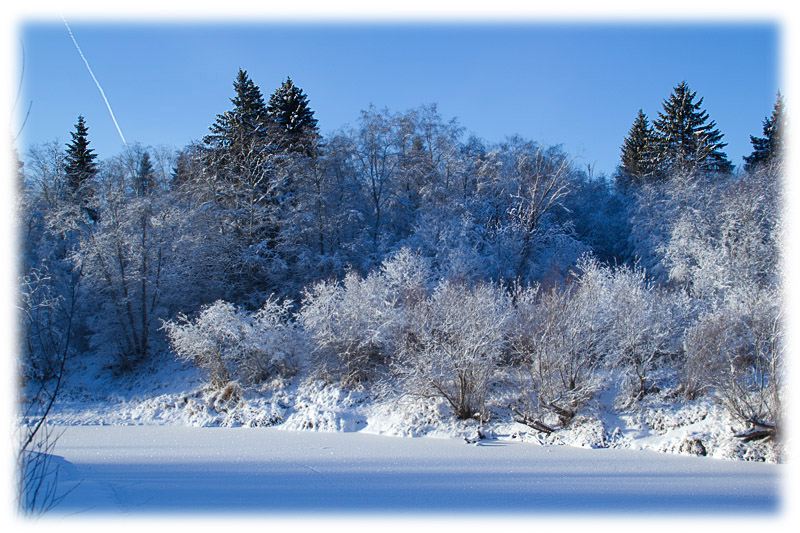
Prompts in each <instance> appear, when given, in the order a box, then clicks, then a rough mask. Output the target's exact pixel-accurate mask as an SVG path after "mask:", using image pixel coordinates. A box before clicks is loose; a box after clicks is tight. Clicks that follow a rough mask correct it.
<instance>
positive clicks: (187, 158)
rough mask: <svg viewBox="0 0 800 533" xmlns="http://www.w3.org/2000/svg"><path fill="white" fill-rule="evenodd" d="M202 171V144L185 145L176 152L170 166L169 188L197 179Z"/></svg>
mask: <svg viewBox="0 0 800 533" xmlns="http://www.w3.org/2000/svg"><path fill="white" fill-rule="evenodd" d="M202 172H203V146H202V145H200V144H197V143H192V144H189V145H187V146H186V147H185V148H183V149H182V150H180V151H179V152H178V157H177V158H176V159H175V166H174V167H173V168H172V176H171V180H172V181H171V185H170V186H171V188H173V189H176V188H178V187H180V186H181V185H184V184H187V183H191V182H193V181H195V180H197V179H198V178H199V177H200V175H201V174H202Z"/></svg>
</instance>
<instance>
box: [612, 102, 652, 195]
mask: <svg viewBox="0 0 800 533" xmlns="http://www.w3.org/2000/svg"><path fill="white" fill-rule="evenodd" d="M657 176H658V153H657V149H656V137H655V134H654V132H653V128H652V127H651V126H650V122H649V121H648V119H647V115H645V114H644V112H643V111H642V110H641V109H640V110H639V113H638V114H637V115H636V120H634V122H633V125H632V126H631V129H630V130H629V131H628V136H627V137H626V138H625V140H624V141H623V144H622V155H621V157H620V165H619V167H618V168H617V181H618V183H619V184H620V185H623V186H627V185H641V184H642V183H645V182H646V181H649V180H654V179H657Z"/></svg>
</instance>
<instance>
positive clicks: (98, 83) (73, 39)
mask: <svg viewBox="0 0 800 533" xmlns="http://www.w3.org/2000/svg"><path fill="white" fill-rule="evenodd" d="M61 20H63V21H64V26H66V27H67V31H68V32H69V36H70V38H71V39H72V42H73V43H75V48H77V49H78V53H79V54H80V55H81V59H83V62H84V64H86V69H87V70H88V71H89V74H91V75H92V79H93V80H94V84H95V85H97V88H98V89H99V90H100V94H101V95H102V97H103V100H105V102H106V107H107V108H108V113H109V114H110V115H111V120H113V121H114V125H115V126H116V127H117V133H119V137H120V139H122V144H124V145H125V146H128V143H127V142H125V136H124V135H122V130H121V129H119V124H117V119H116V118H115V117H114V112H113V111H112V110H111V104H109V103H108V98H106V93H105V92H104V91H103V88H102V87H100V82H99V81H97V78H95V77H94V72H92V67H90V66H89V62H88V61H86V56H84V55H83V51H81V47H80V46H78V41H76V40H75V36H74V35H72V30H71V29H70V28H69V24H67V19H65V18H64V17H61Z"/></svg>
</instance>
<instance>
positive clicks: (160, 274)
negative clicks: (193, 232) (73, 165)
mask: <svg viewBox="0 0 800 533" xmlns="http://www.w3.org/2000/svg"><path fill="white" fill-rule="evenodd" d="M140 161H141V158H140V157H139V156H138V154H137V147H135V146H134V147H131V148H130V149H129V151H128V152H123V154H121V155H120V156H119V157H117V158H114V159H112V160H111V161H108V162H107V163H105V164H104V167H103V170H102V172H101V179H100V181H101V183H102V188H100V189H99V190H98V197H99V198H100V199H101V201H100V203H99V204H98V205H99V208H100V215H101V216H100V217H99V220H98V222H97V223H96V224H95V225H93V226H92V227H91V228H90V230H89V231H86V232H83V233H82V234H81V236H80V239H81V240H80V246H79V249H78V250H76V252H75V254H74V257H73V261H75V262H79V263H80V264H81V265H83V273H84V277H85V279H86V281H85V284H86V286H87V289H88V290H90V294H91V299H92V301H93V304H94V305H95V306H96V307H95V308H96V309H98V310H102V312H96V313H94V314H93V316H92V317H91V320H90V324H89V326H90V327H91V329H92V330H94V336H93V344H94V346H95V347H96V348H100V347H102V348H104V349H106V350H108V351H109V353H111V354H113V356H114V358H115V364H117V365H118V366H119V367H120V368H121V369H130V368H132V367H133V366H134V365H136V364H137V363H139V362H141V361H143V360H145V359H147V357H148V355H149V354H150V352H151V348H152V346H153V338H154V337H155V336H156V335H155V332H156V330H157V328H158V319H159V318H160V317H163V316H164V314H165V312H166V309H164V308H163V306H162V298H163V296H164V293H165V292H167V291H169V290H171V289H172V286H171V284H169V283H167V281H168V280H169V279H171V278H172V277H173V276H175V275H176V274H177V273H176V272H175V271H174V270H173V268H175V266H176V261H177V260H178V258H177V257H176V256H175V254H173V251H174V248H175V245H176V243H177V242H178V240H179V238H180V234H179V233H178V232H179V231H180V229H181V224H180V222H179V221H180V220H181V219H182V215H181V213H180V211H179V210H178V208H177V206H176V205H174V204H173V203H171V202H170V200H169V198H167V197H166V196H165V195H164V194H163V191H164V184H158V186H153V187H151V188H150V189H149V190H147V192H146V193H145V191H143V190H142V189H141V187H140V185H141V180H140V177H139V170H140V164H139V163H140ZM186 259H187V260H188V258H186Z"/></svg>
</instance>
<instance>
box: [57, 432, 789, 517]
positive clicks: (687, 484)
mask: <svg viewBox="0 0 800 533" xmlns="http://www.w3.org/2000/svg"><path fill="white" fill-rule="evenodd" d="M56 453H57V454H58V455H59V456H60V459H59V461H60V462H61V482H60V484H59V489H60V490H63V491H67V490H71V492H70V493H69V494H68V495H67V497H66V499H65V500H64V501H63V502H62V503H61V504H60V505H59V506H57V507H56V508H55V509H54V510H53V511H52V512H51V515H50V516H51V517H52V518H57V517H63V516H67V515H69V516H73V517H74V516H78V517H81V516H84V517H85V516H92V515H96V514H97V513H120V512H122V513H129V512H134V513H139V512H146V513H153V512H156V513H159V512H177V513H181V512H185V513H197V512H204V513H243V512H245V513H252V512H267V513H289V514H293V513H304V512H309V511H314V512H319V511H321V512H334V513H339V512H345V513H354V512H382V511H388V512H401V511H403V512H406V511H411V512H422V513H425V512H437V513H438V512H457V513H460V514H461V513H464V512H467V513H495V512H502V513H508V512H511V513H541V512H557V513H569V514H574V513H586V512H588V513H606V514H607V513H626V514H633V515H637V514H650V513H653V512H656V513H668V514H674V513H704V514H706V513H726V514H729V513H769V514H773V513H777V512H778V511H779V508H780V496H779V492H780V477H781V473H782V468H783V465H774V464H764V463H752V462H742V461H719V460H712V459H708V458H698V457H682V456H675V455H668V454H659V453H654V452H647V451H631V450H618V449H578V448H574V447H569V446H539V445H536V444H533V443H521V442H502V441H496V440H485V441H482V442H480V443H478V444H467V443H465V442H464V441H463V440H457V439H436V438H413V439H412V438H397V437H386V436H378V435H370V434H365V433H361V432H350V433H343V432H298V431H284V430H280V429H277V428H196V427H186V426H74V427H69V428H66V430H65V432H64V433H63V435H62V436H61V438H60V439H59V441H58V445H57V448H56Z"/></svg>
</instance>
